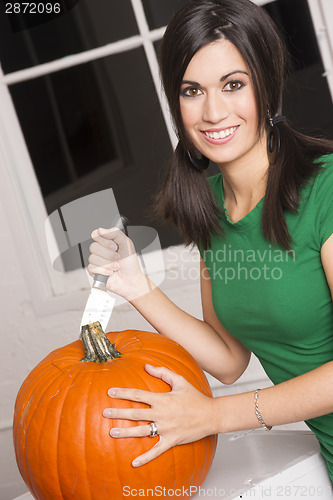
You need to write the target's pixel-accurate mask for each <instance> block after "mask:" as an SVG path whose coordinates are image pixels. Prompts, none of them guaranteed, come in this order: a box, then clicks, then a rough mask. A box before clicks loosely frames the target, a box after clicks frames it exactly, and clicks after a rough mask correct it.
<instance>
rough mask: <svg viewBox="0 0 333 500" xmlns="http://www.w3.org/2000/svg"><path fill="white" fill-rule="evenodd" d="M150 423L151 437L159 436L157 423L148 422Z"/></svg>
mask: <svg viewBox="0 0 333 500" xmlns="http://www.w3.org/2000/svg"><path fill="white" fill-rule="evenodd" d="M148 425H149V429H150V433H149V436H150V437H155V436H157V434H158V430H157V425H156V424H155V422H150V424H148Z"/></svg>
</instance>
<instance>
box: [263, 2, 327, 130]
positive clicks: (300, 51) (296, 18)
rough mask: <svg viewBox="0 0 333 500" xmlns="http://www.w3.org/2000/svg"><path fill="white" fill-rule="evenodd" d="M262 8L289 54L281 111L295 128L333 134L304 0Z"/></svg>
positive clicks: (315, 44)
mask: <svg viewBox="0 0 333 500" xmlns="http://www.w3.org/2000/svg"><path fill="white" fill-rule="evenodd" d="M264 8H265V9H266V10H267V12H268V13H269V14H270V16H271V17H272V18H273V19H274V21H275V23H276V24H277V26H278V28H279V30H280V32H281V34H282V36H283V38H284V41H285V43H286V45H287V49H288V51H289V53H290V55H291V66H292V71H291V76H290V79H289V81H288V82H287V84H286V85H285V92H284V100H283V103H284V106H283V108H284V113H285V114H286V115H287V117H288V119H289V120H291V122H292V123H293V125H294V126H295V127H296V128H297V129H298V130H300V131H302V132H304V133H306V134H310V135H315V136H322V137H327V138H333V113H332V98H331V95H330V91H329V87H328V83H327V80H326V78H324V77H323V76H322V74H323V73H324V71H325V70H324V67H323V63H322V60H321V56H320V51H319V47H318V43H317V38H316V34H315V31H314V27H313V23H312V18H311V14H310V10H309V6H308V2H307V0H293V1H292V2H290V1H289V0H276V1H275V2H272V3H269V4H267V5H265V6H264ZM300 13H301V15H300Z"/></svg>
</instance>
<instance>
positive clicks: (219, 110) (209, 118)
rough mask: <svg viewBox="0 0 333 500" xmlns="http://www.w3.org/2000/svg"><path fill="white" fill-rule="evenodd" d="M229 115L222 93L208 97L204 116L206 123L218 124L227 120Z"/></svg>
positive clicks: (208, 95)
mask: <svg viewBox="0 0 333 500" xmlns="http://www.w3.org/2000/svg"><path fill="white" fill-rule="evenodd" d="M228 115H229V110H228V105H227V103H226V101H225V99H224V96H223V95H222V94H221V92H219V93H212V94H207V95H206V99H205V104H204V109H203V116H202V118H203V120H204V121H205V122H209V123H214V124H216V123H218V122H220V121H223V120H225V119H226V118H227V116H228Z"/></svg>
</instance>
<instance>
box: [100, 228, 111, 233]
mask: <svg viewBox="0 0 333 500" xmlns="http://www.w3.org/2000/svg"><path fill="white" fill-rule="evenodd" d="M98 232H99V234H106V233H108V232H109V231H108V230H107V229H104V227H100V228H99V230H98Z"/></svg>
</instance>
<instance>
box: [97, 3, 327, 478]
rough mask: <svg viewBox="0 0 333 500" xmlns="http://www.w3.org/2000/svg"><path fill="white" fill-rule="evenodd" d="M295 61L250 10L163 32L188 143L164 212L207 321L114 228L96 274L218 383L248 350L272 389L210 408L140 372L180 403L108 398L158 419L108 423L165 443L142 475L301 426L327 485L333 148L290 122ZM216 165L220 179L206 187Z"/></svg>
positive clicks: (186, 16)
mask: <svg viewBox="0 0 333 500" xmlns="http://www.w3.org/2000/svg"><path fill="white" fill-rule="evenodd" d="M286 60H287V58H286V54H285V50H284V47H283V44H282V43H281V40H280V38H279V35H278V34H277V31H276V28H275V27H274V25H273V23H272V21H271V20H270V18H269V17H268V15H267V14H266V13H265V11H264V10H263V9H261V8H260V7H257V6H256V5H254V4H253V3H252V2H251V1H250V0H204V1H202V0H200V1H190V2H188V3H187V4H186V5H185V7H184V8H183V9H181V11H180V12H178V13H177V14H176V15H175V16H174V18H173V19H172V20H171V22H170V24H169V26H168V28H167V31H166V33H165V36H164V40H163V44H162V51H161V73H162V79H163V83H164V88H165V92H166V95H167V98H168V100H169V104H170V109H171V111H172V114H173V118H174V123H175V127H176V129H177V133H178V136H179V144H178V146H177V148H176V151H175V153H174V156H173V158H172V161H171V163H170V168H169V171H168V173H167V175H166V178H165V182H164V184H163V186H162V189H161V190H160V193H159V194H158V196H157V197H156V200H155V202H156V207H157V211H158V212H159V213H160V214H163V215H164V217H165V218H166V219H169V220H171V221H172V222H173V223H174V224H175V225H176V227H177V228H178V229H180V230H181V231H182V233H183V235H184V237H185V241H186V243H187V244H195V245H198V247H199V250H200V253H201V295H202V307H203V321H201V320H198V319H196V318H193V317H191V316H190V315H188V314H187V313H185V312H183V311H181V310H180V309H179V308H178V307H177V306H175V305H174V304H173V303H172V302H171V301H170V300H169V299H168V298H167V297H166V296H165V295H164V294H163V293H162V292H161V291H160V290H159V289H158V288H157V287H155V286H154V284H153V283H151V282H150V281H149V280H148V279H147V278H146V277H145V276H143V274H142V273H141V271H140V268H139V265H138V261H137V258H136V255H135V251H134V248H133V244H132V242H131V241H130V240H129V239H128V238H126V236H125V235H124V234H123V233H121V232H120V231H119V230H116V229H111V230H102V229H100V230H96V231H94V233H93V239H94V240H95V242H94V243H93V244H92V246H91V256H90V265H89V271H90V272H91V273H95V272H100V273H103V274H108V275H109V276H110V277H109V280H108V285H107V286H108V288H109V289H110V290H112V291H114V292H116V293H118V294H119V295H121V296H123V297H125V298H126V299H127V300H129V301H131V302H132V304H133V305H134V306H135V307H136V308H137V310H138V311H139V312H140V313H141V314H142V315H143V316H144V317H145V318H146V319H147V320H148V321H149V322H150V323H151V324H152V325H153V326H154V328H155V329H156V330H157V331H158V332H160V333H163V334H165V335H166V336H168V337H170V338H172V339H173V340H175V341H177V342H179V343H180V344H182V345H183V346H184V347H185V348H186V349H187V350H188V351H189V352H190V353H191V354H192V355H193V356H194V358H195V359H196V360H197V361H198V362H199V363H200V365H201V366H202V368H203V369H204V370H206V371H207V372H209V373H211V374H212V375H213V376H215V377H216V378H218V379H219V380H221V381H222V382H223V383H224V384H231V383H233V382H234V381H236V380H237V379H238V378H239V377H240V375H241V374H242V373H243V372H244V370H245V369H246V367H247V365H248V363H249V359H250V353H251V352H254V353H255V354H256V355H257V357H258V358H259V360H260V362H261V363H262V365H263V367H264V369H265V370H266V373H267V374H268V376H269V377H270V378H271V380H272V381H273V383H274V384H275V385H274V386H273V387H270V388H267V389H263V390H262V391H260V393H258V390H256V391H251V392H248V393H244V394H239V395H233V396H225V397H219V398H213V399H211V398H207V397H205V396H203V395H202V394H201V393H199V392H198V391H196V390H195V389H194V388H193V387H192V386H191V385H190V384H188V383H187V382H186V381H185V380H184V379H183V378H182V377H180V376H178V375H176V374H174V373H172V372H171V371H169V370H167V369H165V368H163V367H152V366H148V365H147V366H146V370H147V372H148V373H150V374H151V375H152V376H154V377H159V378H161V379H163V380H164V381H165V382H167V383H168V384H169V385H170V386H171V388H172V390H171V392H169V393H167V394H154V393H146V392H144V391H133V390H129V389H127V390H125V389H121V388H112V389H110V391H109V395H110V396H111V397H115V398H123V399H130V400H135V401H142V402H145V403H147V404H148V405H150V408H148V409H142V410H139V411H138V410H135V415H133V410H130V409H127V410H126V409H112V408H108V409H105V411H104V416H105V417H107V418H108V417H109V418H120V419H122V418H123V419H133V420H145V421H150V422H152V423H155V426H156V427H157V431H158V434H159V436H160V440H159V441H158V443H157V444H156V445H155V446H154V447H152V448H151V449H150V450H149V451H148V452H146V453H145V454H144V455H142V456H140V457H137V458H136V459H135V460H134V461H133V466H139V465H143V464H144V463H146V462H148V461H150V460H152V459H153V458H155V457H157V456H158V455H159V454H161V453H163V451H165V450H166V449H168V448H170V447H171V446H174V445H178V444H182V443H187V442H190V441H194V440H197V439H200V438H202V437H204V436H206V435H209V434H213V433H225V432H230V431H238V430H243V429H250V428H259V427H264V428H265V429H266V430H269V429H270V428H271V427H272V426H274V425H279V424H285V423H290V422H296V421H300V420H305V421H306V422H307V424H308V426H309V427H310V428H311V429H312V430H313V431H314V433H315V434H316V436H317V438H318V440H319V442H320V445H321V451H322V454H323V456H324V457H325V459H326V462H327V465H328V469H329V473H330V477H331V478H333V413H332V412H333V383H332V382H333V361H332V360H333V306H332V293H333V196H332V195H333V156H330V153H333V144H332V142H329V141H324V140H319V139H312V138H309V137H306V136H303V135H302V134H300V133H297V132H296V131H294V130H293V129H292V128H291V127H290V125H289V124H288V122H287V121H286V120H285V118H284V117H283V116H282V115H281V109H282V88H283V82H284V80H285V68H286ZM324 155H325V156H324ZM208 160H212V161H214V162H215V163H216V164H217V165H218V166H219V169H220V171H221V173H220V174H219V175H216V176H214V177H212V178H210V179H209V182H207V179H206V177H205V174H204V173H203V171H204V169H205V168H206V167H207V165H208ZM126 255H127V256H128V255H129V257H128V258H124V257H125V256H126ZM110 406H111V407H112V404H110ZM155 426H153V425H152V424H149V425H142V426H141V425H140V426H137V427H131V428H126V429H125V428H124V429H112V430H111V436H113V437H114V438H122V437H128V436H147V435H151V434H152V432H153V433H154V430H155V429H156V427H155Z"/></svg>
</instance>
